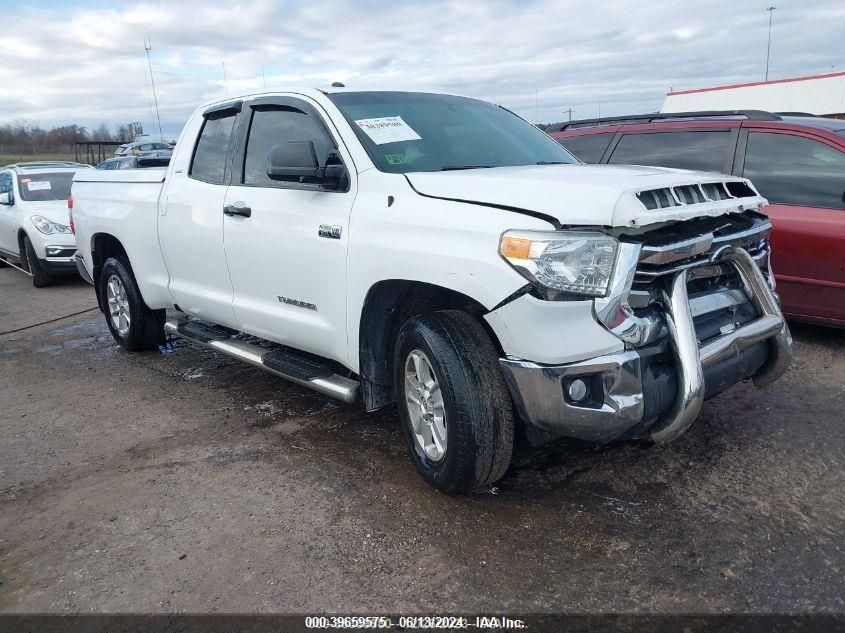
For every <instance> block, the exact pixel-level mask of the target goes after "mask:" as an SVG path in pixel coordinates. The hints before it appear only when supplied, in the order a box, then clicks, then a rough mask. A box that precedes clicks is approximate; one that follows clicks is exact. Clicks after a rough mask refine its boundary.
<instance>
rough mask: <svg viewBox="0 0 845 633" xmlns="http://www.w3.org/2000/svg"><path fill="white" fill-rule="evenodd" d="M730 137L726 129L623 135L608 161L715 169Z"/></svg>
mask: <svg viewBox="0 0 845 633" xmlns="http://www.w3.org/2000/svg"><path fill="white" fill-rule="evenodd" d="M732 138H733V137H732V136H731V133H730V131H728V130H714V131H706V132H705V131H694V132H693V131H689V132H649V133H642V134H633V133H632V134H624V135H623V136H622V138H621V139H620V140H619V143H618V144H617V145H616V148H615V149H614V150H613V154H612V155H611V157H610V160H609V161H608V162H609V163H613V164H615V165H652V166H655V167H675V168H677V169H695V170H699V171H715V172H719V171H723V170H724V167H725V164H726V161H727V158H728V149H729V148H731V149H732V147H733V141H732Z"/></svg>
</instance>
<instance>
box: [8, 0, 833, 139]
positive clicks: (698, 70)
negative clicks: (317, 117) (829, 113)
mask: <svg viewBox="0 0 845 633" xmlns="http://www.w3.org/2000/svg"><path fill="white" fill-rule="evenodd" d="M764 9H765V7H763V5H760V6H757V5H756V4H753V3H736V2H732V1H730V0H702V1H700V2H690V3H684V2H675V1H671V0H652V1H651V2H649V3H645V4H644V3H642V2H633V1H624V2H623V1H621V0H610V1H605V2H602V3H598V2H595V1H594V0H589V1H588V0H570V1H568V2H561V1H559V0H532V1H530V2H518V3H517V2H505V1H496V0H494V1H487V2H478V1H476V0H472V1H470V0H432V1H429V2H413V3H412V2H404V1H398V2H397V1H393V2H376V1H375V0H363V1H356V2H352V1H347V2H341V1H340V0H311V1H308V2H304V1H296V2H284V3H281V2H271V1H269V0H257V1H253V2H248V3H237V2H232V3H226V4H225V5H212V4H208V3H205V2H202V3H200V2H178V3H176V2H143V3H130V4H125V5H118V6H115V5H113V4H109V5H102V4H96V5H90V4H85V3H78V4H74V3H67V2H65V3H58V4H56V5H55V6H54V7H49V6H46V5H39V6H36V7H31V6H29V5H26V4H20V5H15V8H14V10H7V11H5V12H4V35H3V37H2V38H0V58H2V59H3V88H4V94H3V99H2V100H0V122H6V121H13V120H20V119H25V120H28V121H31V122H34V123H39V124H42V125H57V124H63V123H71V122H79V123H82V124H85V125H89V126H92V125H96V124H98V123H100V122H106V123H108V124H110V125H115V124H118V123H127V122H130V121H142V122H143V123H144V126H145V128H146V129H147V130H148V131H151V130H153V129H154V125H153V115H152V109H151V97H150V91H149V88H148V82H149V79H148V78H147V77H146V70H145V68H146V61H145V57H144V48H143V42H144V40H145V38H150V40H151V42H152V46H153V50H152V60H153V70H154V75H155V85H156V92H157V96H158V102H159V106H160V111H161V118H162V123H163V126H164V127H165V130H166V131H169V132H171V133H175V132H178V129H179V128H180V127H181V125H182V123H184V121H185V119H186V118H187V116H188V114H189V113H190V112H191V110H192V109H193V108H194V107H195V106H196V105H198V104H199V103H201V102H203V101H206V100H209V99H214V98H220V97H224V96H225V95H226V92H227V90H228V92H229V93H231V94H235V93H239V92H250V91H256V90H262V89H263V86H264V85H265V82H266V86H267V88H268V89H281V88H284V87H285V86H286V85H291V84H299V85H312V86H313V85H316V86H320V85H327V84H329V83H330V82H331V81H333V80H340V81H344V82H346V83H347V84H348V85H349V86H351V87H355V88H387V89H421V90H446V91H450V92H457V93H462V94H467V95H470V96H477V97H481V98H486V99H490V100H493V101H496V102H498V103H502V104H503V105H506V106H508V107H510V108H512V109H514V110H516V111H517V112H519V113H520V114H522V115H523V116H526V117H527V118H529V119H531V120H537V121H554V120H561V119H563V118H564V114H563V112H564V110H566V109H568V108H570V107H572V108H574V110H575V112H574V115H575V116H576V117H591V116H595V115H596V114H597V112H598V108H599V107H600V108H601V112H602V114H623V113H626V112H645V111H653V110H656V109H657V108H659V107H660V104H661V103H662V101H663V97H664V95H665V93H666V91H667V90H668V89H669V88H670V87H674V88H675V89H684V88H696V87H703V86H708V85H717V84H720V83H736V82H743V81H756V80H760V79H761V78H762V75H763V70H764V62H765V51H766V36H767V28H768V14H767V13H766V12H765V10H764ZM774 25H775V26H774V30H773V35H772V63H771V66H770V77H772V78H777V77H785V76H797V75H802V74H812V73H820V72H828V71H830V70H831V68H832V66H833V65H834V64H841V63H842V59H841V58H837V52H839V53H841V50H842V49H841V46H842V45H841V34H842V32H843V30H845V28H843V27H845V5H842V3H841V2H838V1H836V0H815V1H807V2H802V3H794V4H791V5H788V6H787V5H783V6H781V7H779V8H778V9H777V10H776V11H775V15H774ZM810 34H812V36H810ZM224 63H225V68H226V76H227V79H228V81H227V82H225V83H224V81H223V64H224ZM262 67H263V70H264V76H263V78H262ZM837 70H842V68H841V67H838V68H837ZM599 104H600V105H599Z"/></svg>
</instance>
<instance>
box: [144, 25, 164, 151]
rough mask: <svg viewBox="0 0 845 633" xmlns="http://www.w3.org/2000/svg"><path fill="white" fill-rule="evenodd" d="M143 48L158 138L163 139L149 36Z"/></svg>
mask: <svg viewBox="0 0 845 633" xmlns="http://www.w3.org/2000/svg"><path fill="white" fill-rule="evenodd" d="M144 50H145V51H147V66H149V68H150V83H151V84H152V86H153V101H154V102H155V105H156V120H157V121H158V138H159V140H163V139H164V135H163V134H162V133H161V115H160V114H159V113H158V97H157V96H156V80H155V78H154V77H153V63H152V62H151V61H150V51H151V50H153V44H152V42H151V41H150V38H147V39H146V40H144Z"/></svg>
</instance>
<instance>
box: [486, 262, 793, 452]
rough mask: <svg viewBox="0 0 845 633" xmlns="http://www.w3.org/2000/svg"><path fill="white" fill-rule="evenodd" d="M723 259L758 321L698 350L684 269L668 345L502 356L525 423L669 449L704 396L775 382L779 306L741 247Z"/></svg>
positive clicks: (780, 338)
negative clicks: (574, 393)
mask: <svg viewBox="0 0 845 633" xmlns="http://www.w3.org/2000/svg"><path fill="white" fill-rule="evenodd" d="M717 259H718V260H719V261H722V262H725V263H730V264H732V265H733V266H734V267H735V268H736V269H737V271H738V273H739V276H740V278H741V279H742V281H743V285H744V286H745V291H746V293H747V294H748V296H749V299H750V301H751V303H752V305H753V306H754V308H755V309H756V312H757V315H758V316H757V318H756V319H754V320H752V321H750V322H748V323H745V324H743V325H741V326H739V327H737V328H736V329H734V330H733V331H729V332H726V333H725V334H722V335H721V336H718V337H716V338H714V339H712V340H709V341H706V342H705V343H704V344H701V345H700V344H699V342H698V339H697V337H696V331H695V327H694V323H693V315H692V311H691V309H690V302H689V298H688V295H687V283H688V281H689V279H690V276H691V275H694V274H695V273H694V271H693V270H682V271H680V272H678V273H676V274H675V276H674V277H673V279H672V280H671V282H670V283H669V284H668V286H667V290H666V291H665V293H664V297H663V305H664V309H665V319H666V324H667V326H668V331H669V335H668V340H664V341H663V342H662V343H659V344H655V345H652V346H648V347H643V348H638V349H628V350H626V351H623V352H619V353H615V354H609V355H605V356H599V357H597V358H593V359H590V360H586V361H582V362H577V363H571V364H566V365H541V364H538V363H533V362H529V361H525V360H520V359H515V358H510V357H506V358H503V359H501V360H500V364H501V366H502V369H503V371H504V374H505V378H506V379H507V382H508V385H509V387H510V390H511V393H512V395H513V398H514V402H515V404H516V407H517V410H518V412H519V414H520V415H521V416H522V418H523V419H524V420H526V421H527V422H529V423H531V424H532V425H533V426H535V427H537V428H539V429H541V430H542V431H545V432H546V433H547V434H549V435H550V436H552V437H560V436H567V437H576V438H580V439H585V440H591V441H598V442H609V441H612V440H614V439H617V438H620V437H622V436H628V437H634V436H643V437H649V438H650V439H651V440H653V441H655V442H657V443H665V442H669V441H671V440H673V439H675V438H676V437H678V436H679V435H681V434H682V433H683V432H684V431H685V430H686V429H687V428H688V427H689V425H690V424H692V422H693V421H694V420H695V419H696V418H697V417H698V414H699V412H700V410H701V406H702V403H703V402H704V399H705V397H709V396H710V395H714V394H715V393H718V392H720V391H722V390H724V389H725V388H727V387H730V386H731V385H733V384H735V383H736V382H739V381H740V380H743V379H746V378H752V379H753V380H754V383H755V384H756V385H757V386H758V387H762V386H766V385H768V384H771V383H772V382H774V381H775V380H777V379H778V378H779V377H780V376H781V375H782V374H783V373H784V372H785V371H786V369H787V367H788V366H789V363H790V361H791V359H792V338H791V336H790V333H789V328H788V326H787V325H786V321H785V320H784V318H783V315H782V314H781V312H780V308H779V307H778V303H777V300H776V298H775V297H774V295H773V293H772V291H771V289H770V288H769V286H768V284H767V282H766V280H765V278H764V277H763V274H762V273H761V272H760V269H759V268H758V267H757V265H756V264H755V263H754V260H753V259H752V258H751V256H750V255H749V254H748V253H747V252H746V251H745V250H744V249H742V248H738V247H734V246H728V247H725V248H723V249H722V250H721V251H720V252H719V254H718V256H717ZM661 368H663V369H667V368H668V371H663V369H661ZM575 379H580V380H582V381H584V382H585V384H587V385H588V394H589V395H588V397H586V398H584V399H583V400H579V401H578V402H574V401H572V399H571V398H570V396H569V395H568V393H567V389H568V386H569V384H570V383H571V382H572V381H573V380H575Z"/></svg>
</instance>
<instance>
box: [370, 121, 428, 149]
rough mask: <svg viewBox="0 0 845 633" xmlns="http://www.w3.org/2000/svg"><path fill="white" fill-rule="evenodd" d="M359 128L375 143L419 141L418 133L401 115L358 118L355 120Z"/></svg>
mask: <svg viewBox="0 0 845 633" xmlns="http://www.w3.org/2000/svg"><path fill="white" fill-rule="evenodd" d="M355 125H357V126H358V127H359V128H361V130H362V131H363V132H364V134H366V135H367V136H369V137H370V138H371V139H372V140H373V143H375V144H376V145H384V144H385V143H398V142H399V141H419V140H422V139H421V137H420V135H419V134H417V133H416V132H414V129H413V128H412V127H411V126H410V125H408V124H407V123H405V121H404V120H403V119H402V117H401V116H385V117H379V118H377V119H358V120H357V121H355Z"/></svg>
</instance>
